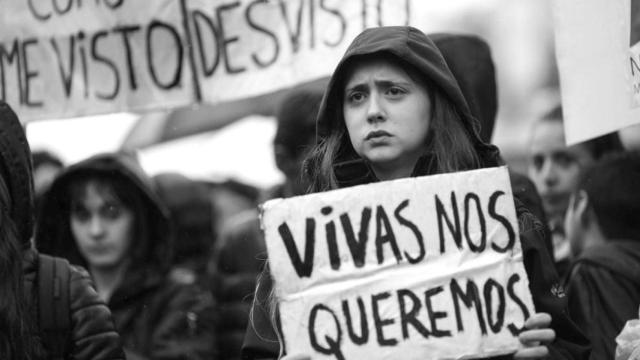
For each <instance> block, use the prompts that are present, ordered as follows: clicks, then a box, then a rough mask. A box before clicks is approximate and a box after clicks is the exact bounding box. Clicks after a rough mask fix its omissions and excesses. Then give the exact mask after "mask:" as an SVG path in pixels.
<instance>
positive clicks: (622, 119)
mask: <svg viewBox="0 0 640 360" xmlns="http://www.w3.org/2000/svg"><path fill="white" fill-rule="evenodd" d="M552 6H553V10H554V17H555V34H556V55H557V58H558V67H559V70H560V85H561V91H562V105H563V110H564V125H565V132H566V139H567V144H569V145H572V144H575V143H578V142H581V141H585V140H588V139H591V138H594V137H597V136H600V135H604V134H607V133H610V132H613V131H617V130H620V129H622V128H624V127H627V126H629V125H633V124H638V123H640V44H639V43H638V41H639V40H640V1H638V0H620V1H608V0H587V1H585V0H566V1H553V2H552Z"/></svg>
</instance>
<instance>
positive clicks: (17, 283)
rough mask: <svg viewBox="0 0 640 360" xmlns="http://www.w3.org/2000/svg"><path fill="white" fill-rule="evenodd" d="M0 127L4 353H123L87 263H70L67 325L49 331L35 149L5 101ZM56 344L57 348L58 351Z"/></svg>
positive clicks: (33, 359)
mask: <svg viewBox="0 0 640 360" xmlns="http://www.w3.org/2000/svg"><path fill="white" fill-rule="evenodd" d="M0 129H1V130H2V131H0V359H15V360H40V359H43V360H44V359H49V358H51V357H53V356H54V355H56V354H57V355H56V356H61V357H62V358H64V359H78V360H91V359H124V354H123V352H122V347H121V345H120V338H119V337H118V333H116V331H115V329H114V326H113V320H112V318H111V314H110V312H109V309H108V308H107V307H106V306H105V304H104V302H102V301H100V299H99V298H98V296H97V294H96V292H95V289H94V288H93V286H92V284H91V279H90V278H89V275H88V274H87V272H86V271H85V270H83V269H80V268H77V267H75V266H69V265H68V264H66V266H68V271H69V282H68V287H63V288H64V289H67V291H68V294H66V295H67V298H68V299H69V303H68V304H67V303H64V305H66V306H70V309H69V310H68V314H69V316H70V319H69V320H70V322H69V325H68V328H65V329H64V331H63V330H60V333H59V334H55V335H51V334H49V333H45V329H44V326H41V325H42V324H40V322H39V319H40V317H39V315H41V314H40V312H41V311H40V310H42V309H43V307H44V308H47V304H45V305H43V306H41V305H42V304H40V303H39V301H40V297H39V294H40V291H41V289H42V288H43V286H46V285H49V284H41V282H44V281H45V280H44V278H45V277H44V276H41V274H40V273H39V271H38V265H39V261H40V257H39V255H38V252H37V251H35V250H34V249H33V248H32V247H31V235H32V233H33V212H34V206H33V196H34V190H33V178H32V169H31V152H30V150H29V144H28V143H27V139H26V137H25V134H24V129H23V127H22V124H21V123H20V121H19V120H18V117H17V116H16V114H15V113H14V112H13V110H11V108H10V107H9V106H8V105H7V104H6V103H4V102H2V101H0ZM49 280H51V281H52V282H53V278H50V279H49ZM50 286H51V289H53V284H52V283H51V284H50ZM52 291H53V290H52ZM50 295H51V298H52V299H53V294H50ZM62 297H65V295H64V294H62ZM53 306H54V305H51V306H49V307H50V308H51V307H53ZM53 309H56V308H55V307H53ZM61 311H62V312H64V311H63V310H61ZM53 347H55V348H57V349H58V350H59V352H58V353H55V354H54V351H53Z"/></svg>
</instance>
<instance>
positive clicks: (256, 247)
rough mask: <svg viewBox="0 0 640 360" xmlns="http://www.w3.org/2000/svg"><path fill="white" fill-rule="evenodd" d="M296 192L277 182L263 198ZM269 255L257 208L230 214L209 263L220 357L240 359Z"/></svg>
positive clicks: (232, 359) (230, 359)
mask: <svg viewBox="0 0 640 360" xmlns="http://www.w3.org/2000/svg"><path fill="white" fill-rule="evenodd" d="M289 196H293V195H292V194H290V193H289V192H288V191H286V189H285V186H283V185H276V186H274V187H273V188H270V189H268V190H267V191H265V193H264V194H262V195H261V196H260V198H261V199H262V200H261V202H262V201H266V200H268V199H273V198H282V197H289ZM266 259H267V247H266V244H265V241H264V235H263V233H262V230H261V229H260V219H259V218H258V211H257V210H247V211H244V212H241V213H239V214H238V215H236V216H234V217H233V218H231V220H230V221H229V223H228V224H227V225H226V226H225V227H224V228H223V229H222V232H221V234H220V239H219V241H218V244H217V247H216V251H215V252H214V257H213V259H212V261H211V264H210V266H209V267H210V271H211V286H210V288H211V291H212V292H213V295H214V298H215V300H216V304H217V306H218V310H219V317H218V320H219V322H218V329H219V330H218V334H219V335H218V349H219V352H220V358H221V359H227V360H234V359H240V349H241V347H242V342H243V341H244V336H245V331H246V329H247V324H249V318H250V311H251V306H252V303H253V298H254V291H255V288H256V282H257V279H258V277H259V276H260V273H261V272H262V270H263V268H264V264H265V261H266Z"/></svg>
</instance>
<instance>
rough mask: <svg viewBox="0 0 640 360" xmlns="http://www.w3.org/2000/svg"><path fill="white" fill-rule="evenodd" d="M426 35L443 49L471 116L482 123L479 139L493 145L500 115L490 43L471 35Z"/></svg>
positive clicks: (443, 54) (441, 50)
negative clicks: (498, 115)
mask: <svg viewBox="0 0 640 360" xmlns="http://www.w3.org/2000/svg"><path fill="white" fill-rule="evenodd" d="M427 36H428V37H429V38H430V39H431V40H433V42H434V43H435V44H436V46H437V47H438V49H440V52H441V53H442V56H443V57H444V59H445V60H446V62H447V65H448V66H449V69H450V70H451V73H452V74H453V76H455V78H456V80H457V81H458V85H459V86H460V90H461V91H462V94H463V95H464V97H465V99H466V100H467V103H468V104H469V109H470V110H471V114H473V116H474V117H475V118H476V119H477V120H478V121H479V123H480V132H479V135H480V139H481V140H482V141H484V142H486V143H490V142H491V136H492V135H493V128H494V124H495V121H496V114H497V112H498V90H497V85H496V72H495V66H494V64H493V58H492V57H491V49H490V48H489V44H487V42H486V41H484V40H483V39H481V38H480V37H478V36H475V35H468V34H451V33H435V34H428V35H427Z"/></svg>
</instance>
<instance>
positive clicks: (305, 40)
mask: <svg viewBox="0 0 640 360" xmlns="http://www.w3.org/2000/svg"><path fill="white" fill-rule="evenodd" d="M465 1H468V0H450V1H449V2H448V5H451V4H453V5H455V4H456V3H464V2H465ZM444 8H445V7H443V6H442V5H441V2H438V1H421V0H349V1H343V0H238V1H224V0H153V1H134V0H91V1H86V0H85V1H81V0H0V28H1V29H2V31H1V32H0V99H2V100H5V101H7V102H8V103H9V104H10V105H11V106H12V107H13V108H14V109H15V110H16V111H17V112H18V113H19V114H20V118H21V119H22V120H23V121H28V120H35V119H47V118H64V117H73V116H82V115H90V114H101V113H110V112H122V111H133V112H140V111H145V110H151V109H160V108H164V109H167V108H173V107H178V106H184V105H188V104H191V103H197V102H202V101H205V102H210V103H216V102H221V101H227V100H235V99H239V98H244V97H249V96H253V95H259V94H263V93H267V92H271V91H275V90H279V89H282V88H285V87H288V86H292V85H295V84H297V83H301V82H304V81H309V80H313V79H315V78H319V77H322V76H326V75H328V74H330V73H331V71H333V69H334V67H335V65H336V64H337V62H338V60H339V58H340V57H341V56H342V54H343V53H344V50H345V49H346V47H347V46H348V45H349V43H350V42H351V40H353V38H354V37H355V36H356V35H357V34H358V33H360V32H361V31H362V30H363V29H365V28H368V27H372V26H380V25H405V24H411V25H414V26H416V27H418V28H420V29H422V30H423V31H442V29H443V28H444V27H443V24H444V23H446V21H447V16H449V14H448V13H447V12H446V11H444Z"/></svg>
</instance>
